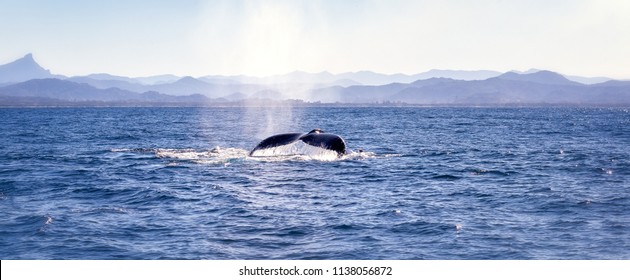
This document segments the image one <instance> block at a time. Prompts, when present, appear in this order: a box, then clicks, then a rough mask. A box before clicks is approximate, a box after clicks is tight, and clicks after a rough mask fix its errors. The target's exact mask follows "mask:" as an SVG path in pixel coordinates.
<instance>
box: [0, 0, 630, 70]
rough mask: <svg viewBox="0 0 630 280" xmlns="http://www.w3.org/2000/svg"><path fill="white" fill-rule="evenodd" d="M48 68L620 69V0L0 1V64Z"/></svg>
mask: <svg viewBox="0 0 630 280" xmlns="http://www.w3.org/2000/svg"><path fill="white" fill-rule="evenodd" d="M27 53H33V56H34V58H35V59H36V60H37V61H38V62H39V63H40V65H42V66H43V67H44V68H47V69H50V70H51V72H53V73H54V74H62V75H67V76H73V75H87V74H91V73H109V74H114V75H122V76H130V77H140V76H151V75H159V74H175V75H180V76H183V75H190V76H203V75H251V76H269V75H276V74H285V73H289V72H292V71H306V72H312V73H315V72H321V71H329V72H332V73H343V72H354V71H363V70H368V71H375V72H380V73H387V74H393V73H405V74H414V73H421V72H425V71H428V70H431V69H451V70H495V71H501V72H505V71H510V70H519V71H525V70H528V69H531V68H536V69H546V70H551V71H557V72H560V73H563V74H568V75H580V76H586V77H596V76H605V77H610V78H616V79H629V78H630V1H626V0H571V1H564V0H523V1H521V0H513V1H508V0H479V1H465V0H461V1H455V0H442V1H423V0H387V1H385V0H383V1H376V0H372V1H369V0H367V1H355V0H336V1H335V0H330V1H325V0H322V1H317V0H310V1H307V0H304V1H299V0H293V1H288V0H287V1H282V0H278V1H239V0H225V1H218V0H217V1H212V0H208V1H194V0H178V1H163V0H116V1H114V0H111V1H84V0H55V1H43V0H41V1H37V0H21V1H17V0H13V1H12V0H0V64H4V63H8V62H11V61H13V60H15V59H17V58H20V57H22V56H24V55H25V54H27Z"/></svg>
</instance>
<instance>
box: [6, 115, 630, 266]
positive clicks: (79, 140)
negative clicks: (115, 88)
mask: <svg viewBox="0 0 630 280" xmlns="http://www.w3.org/2000/svg"><path fill="white" fill-rule="evenodd" d="M276 121H277V122H278V123H276ZM0 126H1V127H2V128H3V130H4V131H5V133H3V134H1V135H0V139H1V140H2V142H3V143H5V144H4V145H2V146H0V213H3V215H4V218H3V219H1V220H0V258H2V259H628V258H630V255H629V254H628V252H630V248H629V247H628V246H629V245H628V244H630V234H629V232H630V229H629V228H628V225H630V206H629V205H630V195H629V194H630V189H629V187H628V186H629V184H628V182H629V179H630V161H629V160H628V159H629V158H630V150H629V149H628V148H627V143H629V141H630V130H629V127H630V114H629V113H628V109H627V108H260V107H259V108H254V107H252V108H40V109H0ZM314 127H319V128H322V129H323V130H325V131H327V132H331V133H335V134H338V135H340V136H342V137H343V138H344V139H345V141H346V143H347V145H348V149H349V150H351V152H350V154H349V155H347V156H344V157H342V158H339V159H336V160H332V161H322V160H317V159H312V158H308V157H302V156H287V157H276V158H274V157H270V158H264V157H263V158H253V157H248V156H247V154H248V152H249V151H250V150H251V149H252V148H253V147H254V146H255V145H256V144H257V143H258V142H259V141H260V140H261V139H262V138H265V137H268V136H270V135H273V134H275V133H284V132H308V131H310V130H311V129H312V128H314ZM360 150H362V151H360Z"/></svg>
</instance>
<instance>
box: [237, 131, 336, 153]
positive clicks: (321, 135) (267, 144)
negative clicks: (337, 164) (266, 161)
mask: <svg viewBox="0 0 630 280" xmlns="http://www.w3.org/2000/svg"><path fill="white" fill-rule="evenodd" d="M318 149H319V150H322V149H323V150H324V151H325V152H327V151H334V152H336V153H337V156H338V157H340V156H342V155H344V154H346V142H345V141H344V140H343V138H341V137H339V136H338V135H335V134H331V133H325V132H324V131H322V130H321V129H318V128H316V129H313V130H311V131H310V132H309V133H305V134H304V133H284V134H278V135H274V136H271V137H269V138H266V139H264V140H262V141H261V142H260V143H258V145H256V147H254V149H253V150H252V151H251V152H250V153H249V156H285V155H300V154H304V155H309V154H311V153H314V152H318Z"/></svg>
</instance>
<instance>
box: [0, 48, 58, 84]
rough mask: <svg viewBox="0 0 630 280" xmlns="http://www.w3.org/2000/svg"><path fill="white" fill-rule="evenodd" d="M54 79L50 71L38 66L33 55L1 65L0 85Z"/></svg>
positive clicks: (29, 54)
mask: <svg viewBox="0 0 630 280" xmlns="http://www.w3.org/2000/svg"><path fill="white" fill-rule="evenodd" d="M52 77H54V75H52V74H50V71H49V70H46V69H44V68H43V67H41V66H40V65H39V64H37V62H36V61H35V59H34V58H33V54H32V53H28V54H26V55H25V56H24V57H22V58H20V59H17V60H15V61H13V62H10V63H7V64H4V65H0V83H17V82H24V81H28V80H31V79H43V78H52Z"/></svg>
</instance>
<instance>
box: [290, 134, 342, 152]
mask: <svg viewBox="0 0 630 280" xmlns="http://www.w3.org/2000/svg"><path fill="white" fill-rule="evenodd" d="M300 140H302V141H303V142H304V143H306V144H309V145H311V146H315V147H320V148H324V149H327V150H333V151H335V152H337V153H338V154H339V155H343V154H345V153H346V143H345V142H344V141H343V139H341V137H339V136H337V135H334V134H330V133H308V134H306V135H304V136H302V137H300Z"/></svg>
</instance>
